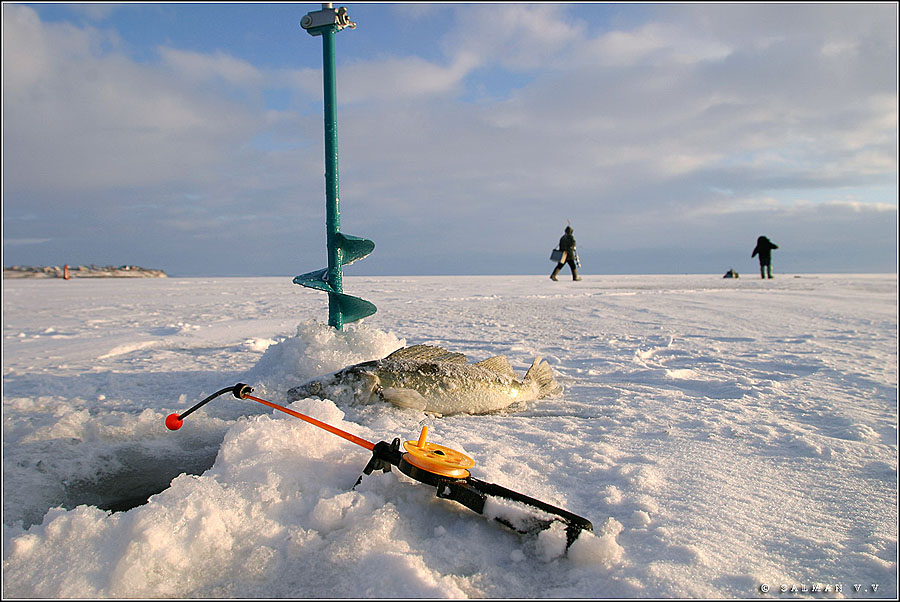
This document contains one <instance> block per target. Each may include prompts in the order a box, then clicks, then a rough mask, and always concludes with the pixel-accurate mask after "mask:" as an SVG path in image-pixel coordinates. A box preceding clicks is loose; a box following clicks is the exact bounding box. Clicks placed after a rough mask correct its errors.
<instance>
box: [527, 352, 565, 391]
mask: <svg viewBox="0 0 900 602" xmlns="http://www.w3.org/2000/svg"><path fill="white" fill-rule="evenodd" d="M525 382H526V383H527V382H533V383H535V384H536V385H537V387H538V399H540V398H542V397H547V396H548V395H555V394H557V393H559V392H561V391H562V387H561V386H560V385H559V383H557V382H556V379H555V378H553V370H552V369H551V368H550V364H548V363H547V362H545V361H544V360H543V358H541V357H540V356H538V357H536V358H534V361H533V362H532V363H531V367H530V368H529V369H528V372H526V373H525Z"/></svg>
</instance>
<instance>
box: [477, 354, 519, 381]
mask: <svg viewBox="0 0 900 602" xmlns="http://www.w3.org/2000/svg"><path fill="white" fill-rule="evenodd" d="M475 365H476V366H481V367H482V368H487V369H488V370H490V371H491V372H497V373H498V374H502V375H504V376H512V377H513V378H515V377H516V371H515V370H513V367H512V366H511V365H510V363H509V360H508V359H506V356H505V355H496V356H494V357H489V358H487V359H486V360H482V361H480V362H478V363H477V364H475Z"/></svg>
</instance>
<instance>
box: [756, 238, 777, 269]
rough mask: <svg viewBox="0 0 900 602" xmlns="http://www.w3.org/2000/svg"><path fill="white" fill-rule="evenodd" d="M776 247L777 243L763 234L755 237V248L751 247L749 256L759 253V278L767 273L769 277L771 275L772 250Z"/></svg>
mask: <svg viewBox="0 0 900 602" xmlns="http://www.w3.org/2000/svg"><path fill="white" fill-rule="evenodd" d="M777 248H778V245H776V244H775V243H774V242H772V241H771V240H769V239H768V238H767V237H765V236H760V237H759V238H757V239H756V248H754V249H753V253H752V254H751V255H750V257H756V256H757V255H759V277H760V278H765V277H766V275H767V274H768V277H769V278H771V277H772V250H773V249H777Z"/></svg>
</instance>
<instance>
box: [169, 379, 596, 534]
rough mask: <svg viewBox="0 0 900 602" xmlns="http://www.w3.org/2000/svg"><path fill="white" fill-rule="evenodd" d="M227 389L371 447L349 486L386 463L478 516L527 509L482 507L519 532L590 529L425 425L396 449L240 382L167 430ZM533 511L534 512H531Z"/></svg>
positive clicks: (175, 423) (173, 421)
mask: <svg viewBox="0 0 900 602" xmlns="http://www.w3.org/2000/svg"><path fill="white" fill-rule="evenodd" d="M228 392H231V394H232V395H234V396H235V397H236V398H237V399H249V400H251V401H255V402H257V403H261V404H263V405H265V406H268V407H270V408H272V409H274V410H277V411H279V412H284V413H285V414H288V415H290V416H293V417H294V418H299V419H300V420H303V421H304V422H307V423H309V424H312V425H313V426H316V427H318V428H321V429H324V430H326V431H328V432H329V433H332V434H333V435H337V436H338V437H341V438H343V439H346V440H347V441H350V442H351V443H355V444H356V445H359V446H360V447H364V448H365V449H367V450H369V451H371V452H372V457H371V459H369V462H368V463H367V464H366V466H365V468H364V469H363V474H361V475H360V476H359V478H358V479H357V480H356V484H354V485H353V487H354V488H355V487H356V486H357V485H359V484H360V483H361V482H362V479H363V475H369V474H372V472H374V471H376V470H380V471H382V472H390V471H391V467H392V466H396V467H397V468H398V469H399V470H400V472H402V473H403V474H405V475H406V476H408V477H410V478H412V479H414V480H416V481H419V482H420V483H425V484H427V485H431V486H433V487H435V488H436V489H437V491H436V496H437V497H439V498H441V499H447V500H453V501H455V502H458V503H460V504H462V505H463V506H465V507H467V508H469V509H470V510H473V511H475V512H477V513H478V514H486V511H485V509H486V507H488V501H489V499H490V498H498V499H502V500H507V501H510V502H514V504H520V505H524V506H527V507H528V508H527V510H528V512H526V513H520V512H516V511H512V512H511V513H508V515H507V516H503V512H502V510H498V509H496V508H494V507H488V510H487V514H489V515H494V514H495V513H497V514H498V515H496V516H493V518H494V520H496V521H497V522H499V523H501V524H503V525H505V526H506V527H509V528H510V529H513V530H514V531H517V532H519V533H523V534H529V533H535V532H537V531H541V530H544V529H548V528H550V527H551V526H552V525H553V523H554V522H560V523H562V524H563V525H564V526H565V529H566V548H567V549H568V547H569V546H571V545H572V543H573V542H574V541H575V540H576V539H577V538H578V536H579V535H580V534H581V532H582V531H593V530H594V526H593V524H592V523H591V521H589V520H588V519H586V518H584V517H581V516H578V515H577V514H573V513H571V512H569V511H568V510H564V509H562V508H557V507H556V506H553V505H551V504H548V503H546V502H542V501H541V500H537V499H534V498H532V497H529V496H527V495H524V494H522V493H519V492H517V491H513V490H512V489H507V488H506V487H503V486H501V485H496V484H494V483H488V482H486V481H482V480H481V479H477V478H475V477H473V476H472V475H471V473H470V472H469V469H470V468H472V467H473V466H475V460H473V459H472V458H471V457H469V456H467V455H466V454H464V453H462V452H459V451H456V450H454V449H451V448H449V447H444V446H443V445H438V444H436V443H431V442H429V441H427V440H426V439H427V436H428V427H427V426H423V427H422V432H421V433H420V434H419V438H418V439H417V440H416V441H405V442H403V448H404V450H405V451H403V452H401V451H400V438H399V437H397V438H395V439H394V440H393V441H392V442H391V443H387V442H386V441H379V442H378V443H372V442H370V441H366V440H365V439H362V438H361V437H357V436H356V435H354V434H352V433H348V432H346V431H343V430H341V429H339V428H337V427H334V426H332V425H330V424H327V423H325V422H322V421H321V420H316V419H315V418H313V417H311V416H307V415H305V414H301V413H300V412H297V411H294V410H292V409H290V408H286V407H284V406H280V405H278V404H276V403H272V402H271V401H267V400H265V399H261V398H259V397H254V396H253V395H251V393H252V392H253V388H252V387H250V386H249V385H246V384H244V383H238V384H236V385H234V386H233V387H225V388H224V389H221V390H219V391H217V392H215V393H213V394H212V395H210V396H209V397H207V398H206V399H204V400H203V401H201V402H199V403H197V404H196V405H194V406H193V407H191V408H190V409H188V410H185V411H184V412H182V413H181V414H177V413H173V414H169V415H168V416H167V417H166V427H167V428H168V429H169V430H172V431H177V430H178V429H180V428H181V426H182V424H183V423H184V419H185V417H187V416H188V415H189V414H191V413H193V412H194V411H196V410H197V409H199V408H201V407H202V406H204V405H206V404H207V403H209V402H210V401H212V400H213V399H216V398H217V397H219V396H221V395H224V394H225V393H228ZM514 507H515V506H514ZM534 510H537V511H538V512H537V513H535V512H534Z"/></svg>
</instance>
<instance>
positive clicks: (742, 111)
mask: <svg viewBox="0 0 900 602" xmlns="http://www.w3.org/2000/svg"><path fill="white" fill-rule="evenodd" d="M335 6H346V7H347V8H348V12H349V15H350V17H351V19H352V20H353V21H355V22H356V23H357V24H358V27H357V28H356V29H345V30H344V31H341V32H340V33H338V34H337V37H336V55H337V65H338V100H339V108H338V121H339V123H338V129H339V148H340V177H341V179H340V182H341V212H342V214H341V215H342V230H343V231H344V232H345V233H348V234H353V235H357V236H365V237H367V238H371V239H372V240H374V241H375V243H376V248H375V251H374V253H373V254H372V255H370V256H369V257H367V258H366V259H365V260H363V261H360V262H357V263H355V264H353V265H352V266H349V267H347V268H346V270H345V273H346V274H348V275H381V274H386V275H405V274H409V275H412V274H541V273H544V272H547V273H549V271H550V269H551V268H552V265H551V263H550V262H549V261H548V256H549V252H550V250H551V248H552V247H553V246H555V244H556V242H557V241H558V239H559V237H560V236H561V235H562V230H563V228H565V226H566V224H567V222H568V221H569V220H571V223H572V226H573V227H574V229H575V237H576V239H577V241H578V249H579V255H580V257H581V261H582V265H583V272H584V273H585V275H590V274H603V273H610V274H621V273H712V274H721V273H724V272H725V271H726V270H727V269H728V268H730V267H732V268H734V269H736V270H738V271H739V272H741V273H742V274H745V275H750V274H755V273H756V271H757V265H756V263H755V259H751V258H750V252H751V251H752V250H753V246H754V244H755V241H756V238H757V236H759V235H761V234H765V235H767V236H769V237H770V238H771V239H772V240H773V241H775V242H776V243H777V244H778V245H779V246H780V248H779V249H778V250H777V251H775V253H774V259H773V263H774V266H775V272H776V274H777V273H779V272H781V273H791V272H793V273H802V272H896V270H897V205H898V191H897V182H898V172H897V159H898V146H897V145H898V137H897V115H898V106H897V4H896V3H852V4H850V3H848V4H831V3H824V4H813V3H803V4H777V3H776V4H763V3H759V4H757V3H737V4H732V3H729V4H714V3H690V4H678V3H661V4H608V3H572V4H563V3H554V4H534V3H522V4H518V3H496V4H480V3H474V4H457V3H440V4H411V3H396V4H380V3H348V4H335ZM320 7H321V4H285V3H278V4H264V3H221V4H219V3H196V4H181V3H167V4H143V3H134V4H65V3H55V4H49V3H47V4H44V3H4V4H3V265H4V266H10V265H61V264H63V263H69V264H72V265H78V264H90V263H96V264H101V265H107V264H126V263H127V264H136V265H141V266H144V267H149V268H159V269H164V270H166V271H167V272H168V273H169V274H170V275H173V276H203V275H215V276H223V275H267V276H268V275H285V276H293V275H296V274H300V273H304V272H308V271H312V270H314V269H317V268H319V267H323V266H324V264H325V248H324V244H325V243H324V241H325V226H324V220H325V217H324V215H325V206H324V205H325V200H324V179H323V173H324V157H323V154H324V151H323V112H322V73H321V68H322V48H321V39H320V38H318V37H312V36H310V35H308V34H307V33H305V32H304V31H303V30H302V29H300V27H299V21H300V19H301V18H302V17H303V16H304V15H305V14H306V13H308V12H310V11H315V10H319V8H320Z"/></svg>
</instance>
